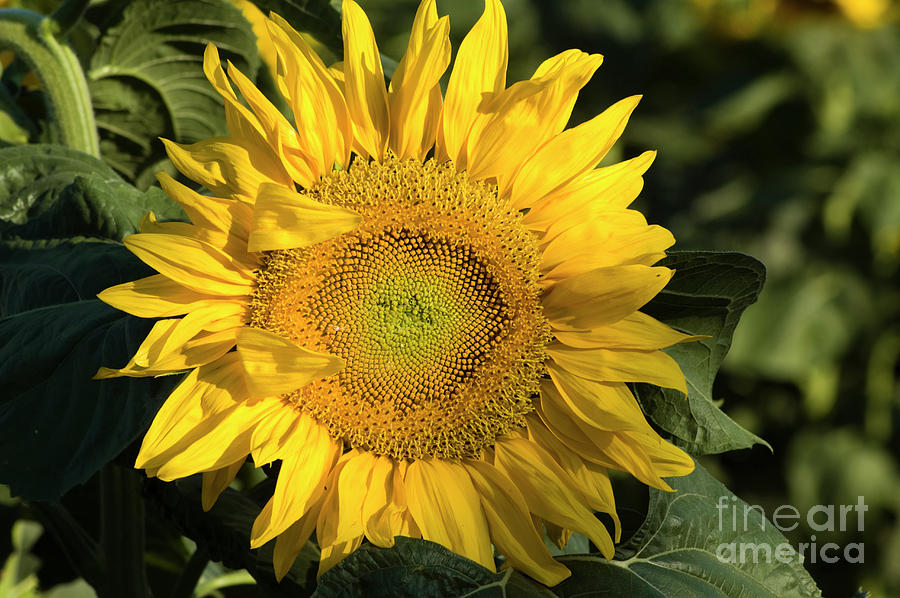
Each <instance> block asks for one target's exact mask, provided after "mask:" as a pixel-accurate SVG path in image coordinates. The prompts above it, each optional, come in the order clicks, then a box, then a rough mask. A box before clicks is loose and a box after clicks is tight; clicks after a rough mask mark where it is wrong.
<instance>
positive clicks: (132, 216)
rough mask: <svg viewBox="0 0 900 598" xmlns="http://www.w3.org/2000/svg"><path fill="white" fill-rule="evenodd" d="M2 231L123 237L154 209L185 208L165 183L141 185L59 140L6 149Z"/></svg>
mask: <svg viewBox="0 0 900 598" xmlns="http://www.w3.org/2000/svg"><path fill="white" fill-rule="evenodd" d="M0 198H3V199H0V236H9V235H15V236H17V237H20V238H26V239H41V238H57V237H65V236H73V235H87V236H100V237H106V238H111V239H121V238H123V237H124V236H125V235H128V234H131V233H134V232H137V230H138V226H139V224H140V221H141V218H143V216H144V215H145V214H146V213H147V212H148V211H151V210H152V211H154V212H155V213H156V215H157V217H158V218H159V219H161V220H169V219H182V218H184V212H183V211H182V210H181V208H180V207H179V206H178V204H176V203H175V202H174V201H172V200H171V199H169V198H168V196H166V194H165V193H163V191H162V190H161V189H159V188H155V187H154V188H150V189H148V190H147V191H144V192H142V191H138V190H137V189H135V188H134V187H132V186H131V185H129V184H128V183H125V182H123V181H122V180H121V178H119V176H118V175H117V174H116V173H115V171H113V170H112V169H111V168H110V167H109V166H107V165H106V164H104V163H103V161H102V160H99V159H97V158H93V157H91V156H89V155H87V154H84V153H81V152H79V151H76V150H71V149H67V148H64V147H62V146H57V145H37V144H36V145H28V146H23V147H16V148H6V149H0Z"/></svg>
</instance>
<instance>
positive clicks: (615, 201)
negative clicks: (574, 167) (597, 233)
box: [522, 151, 656, 231]
mask: <svg viewBox="0 0 900 598" xmlns="http://www.w3.org/2000/svg"><path fill="white" fill-rule="evenodd" d="M655 158H656V152H653V151H650V152H644V153H643V154H641V155H640V156H638V157H636V158H632V159H630V160H626V161H624V162H619V163H618V164H613V165H611V166H604V167H603V168H597V169H595V170H591V171H590V172H587V173H585V174H583V175H581V176H579V177H576V178H575V179H573V180H572V181H570V182H569V183H566V184H565V185H563V186H562V187H560V188H559V189H556V190H555V191H552V192H550V193H548V194H547V195H545V196H544V197H543V199H540V200H539V201H538V203H537V204H535V205H534V206H532V208H531V209H530V210H529V211H528V213H527V214H526V215H525V216H524V218H523V220H522V221H523V223H524V224H525V225H526V226H528V227H529V228H530V229H531V230H534V231H544V230H547V228H548V227H549V226H550V225H553V224H555V225H556V226H557V227H559V230H566V229H567V228H570V227H572V226H574V225H576V224H578V223H580V222H584V221H585V220H586V219H594V218H596V215H595V214H596V213H598V212H609V211H612V210H624V209H625V208H626V207H628V205H629V204H630V203H631V202H632V201H634V199H635V198H636V197H637V196H638V194H639V193H640V192H641V189H642V188H643V186H644V179H643V178H641V177H643V175H644V173H645V172H647V169H648V168H650V165H651V164H652V163H653V160H654V159H655Z"/></svg>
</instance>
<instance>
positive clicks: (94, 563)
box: [31, 502, 103, 588]
mask: <svg viewBox="0 0 900 598" xmlns="http://www.w3.org/2000/svg"><path fill="white" fill-rule="evenodd" d="M31 507H32V508H33V509H34V510H35V511H37V512H38V513H39V514H40V517H41V522H42V523H43V524H44V526H45V527H46V528H47V529H48V530H50V533H51V534H52V535H53V536H54V538H56V541H57V543H58V544H59V546H60V548H62V551H63V554H65V555H66V558H67V559H68V560H69V562H70V563H71V564H72V567H74V568H75V570H76V571H77V572H78V574H79V575H81V577H83V578H84V579H85V581H87V582H88V583H89V584H90V585H91V586H93V587H95V588H96V587H99V585H100V584H101V583H103V570H102V564H101V563H100V555H99V554H98V553H97V543H96V542H95V541H94V539H93V538H91V537H90V535H89V534H88V533H87V531H85V529H84V528H83V527H82V526H81V524H80V523H78V521H76V520H75V518H74V517H72V515H70V514H69V511H68V510H66V508H65V507H64V506H62V505H61V504H60V503H58V502H33V503H31Z"/></svg>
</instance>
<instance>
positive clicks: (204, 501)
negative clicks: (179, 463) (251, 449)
mask: <svg viewBox="0 0 900 598" xmlns="http://www.w3.org/2000/svg"><path fill="white" fill-rule="evenodd" d="M244 461H245V459H240V460H238V461H235V462H234V463H232V464H231V465H228V466H226V467H223V468H222V469H216V470H215V471H205V472H203V486H202V490H201V494H200V502H201V505H202V507H203V510H204V511H209V510H210V509H211V508H213V505H214V504H216V500H217V499H218V498H219V495H220V494H222V492H223V491H224V490H225V488H227V487H228V485H229V484H231V482H233V481H234V476H236V475H237V473H238V471H240V469H241V466H242V465H243V464H244Z"/></svg>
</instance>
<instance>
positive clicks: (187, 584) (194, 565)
mask: <svg viewBox="0 0 900 598" xmlns="http://www.w3.org/2000/svg"><path fill="white" fill-rule="evenodd" d="M208 564H209V553H208V552H207V551H206V549H205V548H202V547H200V546H198V547H197V550H195V551H194V554H192V555H191V558H190V560H189V561H188V562H187V565H185V567H184V570H182V572H181V575H179V576H178V581H177V582H176V583H175V587H174V588H173V589H172V595H171V598H191V597H192V596H193V595H194V590H195V589H196V588H197V584H198V583H199V581H200V576H202V575H203V571H204V570H205V569H206V565H208Z"/></svg>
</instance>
